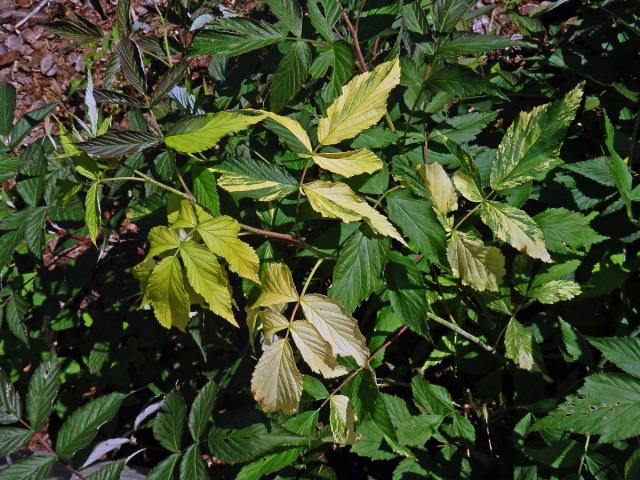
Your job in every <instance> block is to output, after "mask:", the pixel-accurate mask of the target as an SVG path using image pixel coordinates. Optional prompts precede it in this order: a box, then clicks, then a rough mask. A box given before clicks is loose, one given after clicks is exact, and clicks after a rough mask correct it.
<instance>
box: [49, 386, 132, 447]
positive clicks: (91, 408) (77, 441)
mask: <svg viewBox="0 0 640 480" xmlns="http://www.w3.org/2000/svg"><path fill="white" fill-rule="evenodd" d="M123 399H124V395H123V394H121V393H111V394H109V395H104V396H102V397H98V398H96V399H95V400H92V401H91V402H89V403H88V404H86V405H83V406H82V407H80V408H78V409H77V410H76V411H75V412H73V413H72V414H71V415H70V416H69V418H67V419H66V420H65V422H64V423H63V424H62V427H61V428H60V431H59V432H58V438H57V439H56V448H55V450H56V453H57V454H58V455H59V456H60V457H61V458H64V459H69V458H71V457H72V456H73V454H74V453H76V452H77V451H78V450H80V449H81V448H84V447H86V446H87V445H89V443H91V441H92V440H93V439H94V437H95V436H96V434H97V433H98V429H99V428H100V427H101V426H102V425H104V424H105V423H107V422H108V421H109V420H111V419H112V418H113V417H114V416H115V415H116V413H118V409H119V408H120V405H121V404H122V400H123Z"/></svg>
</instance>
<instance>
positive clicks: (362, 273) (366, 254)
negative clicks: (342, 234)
mask: <svg viewBox="0 0 640 480" xmlns="http://www.w3.org/2000/svg"><path fill="white" fill-rule="evenodd" d="M389 249H390V243H389V240H388V239H387V238H384V237H374V236H371V235H368V234H366V233H364V232H363V231H362V230H361V229H358V230H356V231H355V232H354V233H353V234H352V235H351V236H350V237H349V238H348V239H347V241H346V242H345V243H344V245H343V246H342V250H341V251H340V256H339V257H338V261H337V262H336V265H335V267H334V269H333V283H332V284H331V287H330V288H329V295H330V296H331V297H333V298H335V299H336V300H339V301H340V302H342V304H343V305H344V306H345V308H346V309H347V310H349V311H350V312H352V311H353V310H355V309H356V307H357V306H358V305H360V303H361V302H362V301H363V300H366V299H367V298H369V295H371V294H372V293H373V292H375V291H376V290H377V289H379V288H380V287H381V286H382V281H381V279H382V271H383V270H384V267H385V265H386V263H387V260H388V258H389Z"/></svg>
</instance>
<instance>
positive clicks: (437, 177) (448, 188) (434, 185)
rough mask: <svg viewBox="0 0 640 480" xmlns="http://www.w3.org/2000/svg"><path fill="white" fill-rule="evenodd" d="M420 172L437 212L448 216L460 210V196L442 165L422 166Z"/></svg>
mask: <svg viewBox="0 0 640 480" xmlns="http://www.w3.org/2000/svg"><path fill="white" fill-rule="evenodd" d="M418 172H419V173H420V176H421V177H422V180H423V181H424V183H425V185H426V187H427V190H428V191H429V194H430V195H431V201H432V202H433V206H434V207H436V210H438V211H439V212H440V213H442V214H443V215H446V214H447V213H449V212H452V211H454V210H456V209H457V208H458V196H457V195H456V191H455V189H454V188H453V183H451V179H450V178H449V175H447V172H445V171H444V168H442V165H440V164H439V163H430V164H428V165H421V166H420V168H419V169H418Z"/></svg>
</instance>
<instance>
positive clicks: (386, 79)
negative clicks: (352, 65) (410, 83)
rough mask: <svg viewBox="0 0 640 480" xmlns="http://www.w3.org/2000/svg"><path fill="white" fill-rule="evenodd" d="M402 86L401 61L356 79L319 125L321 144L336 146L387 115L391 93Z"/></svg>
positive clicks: (344, 89)
mask: <svg viewBox="0 0 640 480" xmlns="http://www.w3.org/2000/svg"><path fill="white" fill-rule="evenodd" d="M398 83H400V62H399V61H398V59H395V60H391V61H389V62H385V63H382V64H380V65H378V66H377V67H376V68H374V69H373V70H372V71H370V72H365V73H363V74H361V75H358V76H356V77H354V78H353V79H352V80H351V81H350V82H349V83H347V84H346V85H345V86H344V87H342V93H341V94H340V96H339V97H338V98H337V99H335V100H334V102H333V103H332V104H331V105H330V106H329V108H328V109H327V112H326V114H325V116H324V117H322V118H321V119H320V123H319V124H318V141H319V142H320V144H321V145H334V144H336V143H339V142H341V141H342V140H346V139H349V138H353V137H355V136H356V135H357V134H358V133H360V132H361V131H363V130H364V129H366V128H369V127H371V126H372V125H374V124H376V123H377V122H378V120H380V118H382V116H383V115H384V113H385V111H386V107H387V98H388V97H389V92H391V90H392V89H393V88H394V87H395V86H396V85H398Z"/></svg>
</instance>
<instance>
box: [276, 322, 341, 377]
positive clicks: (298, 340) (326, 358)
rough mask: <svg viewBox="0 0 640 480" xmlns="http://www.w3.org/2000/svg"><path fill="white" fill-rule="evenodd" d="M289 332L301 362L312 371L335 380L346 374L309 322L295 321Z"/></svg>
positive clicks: (326, 343)
mask: <svg viewBox="0 0 640 480" xmlns="http://www.w3.org/2000/svg"><path fill="white" fill-rule="evenodd" d="M289 332H290V333H291V338H293V341H294V343H295V344H296V347H298V350H299V351H300V354H301V355H302V358H303V360H304V361H305V362H306V363H307V365H309V367H310V368H311V370H312V371H314V372H315V373H320V374H322V376H323V377H324V378H335V377H339V376H340V375H344V374H345V373H347V369H346V368H344V367H342V366H339V365H337V364H336V357H335V355H334V354H333V351H332V349H331V345H329V343H328V342H327V341H325V340H324V339H323V338H322V337H321V336H320V334H319V333H318V331H317V330H316V328H315V327H314V326H313V325H312V324H311V323H309V322H305V321H302V320H296V321H295V322H292V323H291V325H289Z"/></svg>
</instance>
